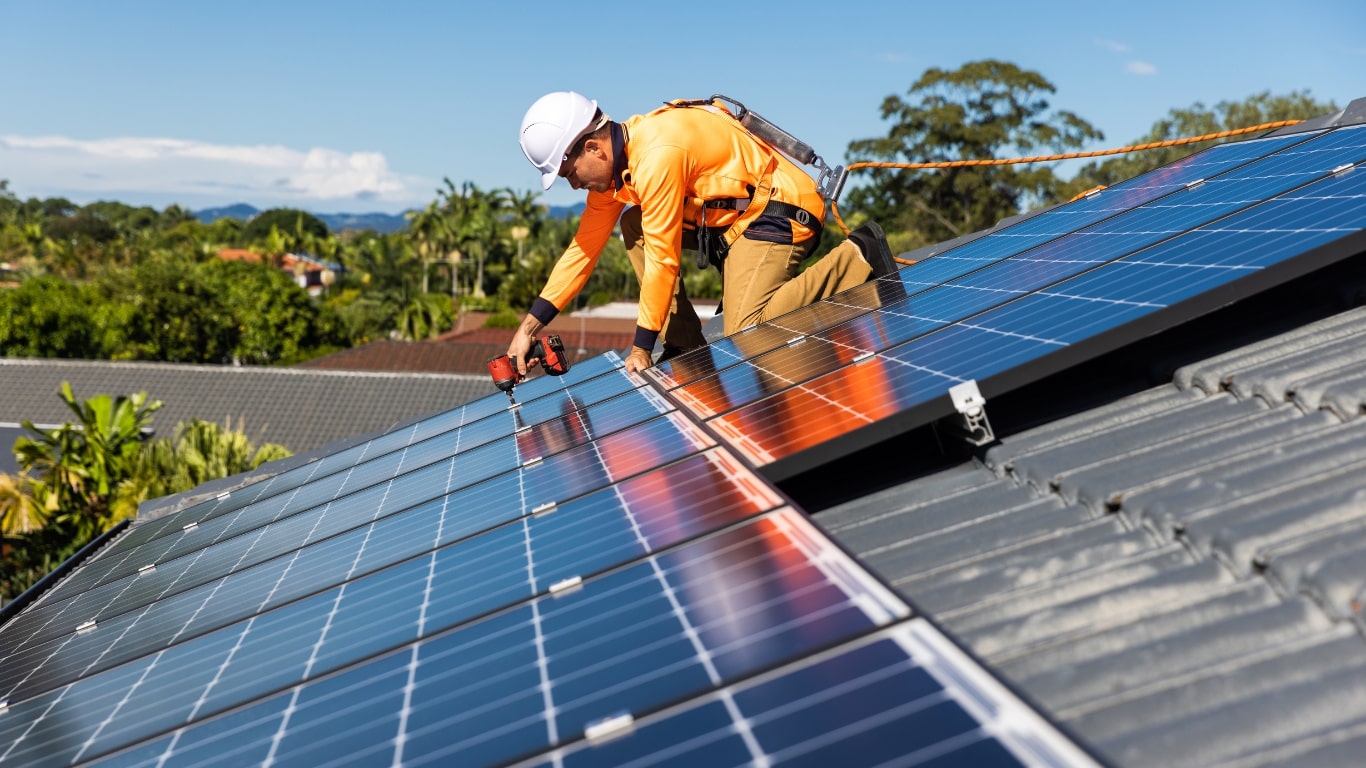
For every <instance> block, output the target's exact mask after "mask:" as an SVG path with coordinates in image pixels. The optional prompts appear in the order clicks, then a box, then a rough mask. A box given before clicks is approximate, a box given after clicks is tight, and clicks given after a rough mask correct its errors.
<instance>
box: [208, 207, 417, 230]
mask: <svg viewBox="0 0 1366 768" xmlns="http://www.w3.org/2000/svg"><path fill="white" fill-rule="evenodd" d="M260 212H261V209H259V208H257V207H255V206H252V205H247V204H246V203H237V204H236V205H228V206H223V207H222V208H205V209H204V210H202V211H195V214H194V215H195V218H197V219H199V220H200V221H202V222H204V223H205V224H212V223H213V222H215V221H218V220H219V219H240V220H241V221H247V220H248V219H250V218H251V217H253V216H255V215H256V214H258V213H260ZM310 213H312V211H310ZM313 215H314V216H317V217H318V218H319V219H321V220H322V222H323V223H324V224H326V225H327V231H329V232H342V231H345V230H348V229H373V230H375V231H376V232H380V233H384V234H387V233H389V232H397V231H399V230H401V229H403V228H404V227H406V226H408V220H407V219H405V218H403V214H401V213H400V214H389V213H314V214H313Z"/></svg>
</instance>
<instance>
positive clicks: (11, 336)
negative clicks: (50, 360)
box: [0, 276, 103, 359]
mask: <svg viewBox="0 0 1366 768" xmlns="http://www.w3.org/2000/svg"><path fill="white" fill-rule="evenodd" d="M93 296H94V293H93V291H90V290H88V289H86V288H84V287H82V286H77V285H73V284H71V283H69V282H67V281H66V280H63V279H61V278H60V277H52V276H48V277H39V278H34V279H32V280H26V281H24V283H23V284H22V285H20V286H19V287H18V288H15V289H13V290H8V291H3V292H0V355H4V356H6V357H58V358H67V359H89V358H98V357H101V356H102V353H103V345H102V343H101V341H100V334H99V330H98V328H97V323H96V321H95V319H94V318H93V317H92V312H91V305H92V301H91V299H92V298H93Z"/></svg>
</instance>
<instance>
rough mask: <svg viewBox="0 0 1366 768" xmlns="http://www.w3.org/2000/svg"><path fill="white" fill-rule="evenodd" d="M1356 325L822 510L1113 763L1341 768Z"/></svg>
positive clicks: (1357, 688) (1221, 364) (1359, 522)
mask: <svg viewBox="0 0 1366 768" xmlns="http://www.w3.org/2000/svg"><path fill="white" fill-rule="evenodd" d="M1363 338H1366V309H1357V310H1353V311H1350V312H1346V313H1343V314H1340V315H1337V316H1334V317H1331V318H1328V319H1326V320H1323V321H1320V322H1317V323H1313V324H1311V325H1308V326H1305V327H1303V328H1301V329H1299V330H1297V331H1294V332H1292V333H1289V334H1285V335H1283V336H1279V337H1276V338H1273V339H1269V340H1267V341H1265V342H1261V343H1258V344H1255V345H1252V346H1249V347H1245V348H1241V349H1239V350H1236V351H1233V352H1230V353H1227V354H1224V355H1220V356H1218V357H1214V358H1210V359H1208V360H1205V361H1203V362H1200V363H1197V364H1193V365H1190V366H1187V367H1185V368H1182V369H1180V370H1179V371H1177V373H1176V375H1175V377H1174V380H1173V382H1172V383H1171V384H1168V385H1166V386H1161V387H1157V388H1155V389H1151V390H1148V391H1145V392H1142V393H1139V394H1137V395H1133V396H1130V397H1127V398H1124V399H1121V400H1118V401H1116V402H1114V403H1112V404H1110V405H1107V406H1104V407H1101V408H1098V409H1095V410H1091V411H1087V412H1083V413H1080V414H1077V415H1075V416H1071V417H1068V418H1065V419H1062V420H1059V421H1056V422H1052V423H1050V424H1047V425H1044V426H1042V427H1039V428H1036V429H1033V430H1029V431H1026V432H1022V433H1020V434H1016V435H1011V436H1008V437H1005V438H1004V439H1002V441H1001V442H1000V443H998V444H997V445H995V446H993V447H992V448H991V449H989V450H988V451H987V452H986V453H985V455H984V459H983V461H982V462H980V463H979V462H972V463H969V464H964V465H961V466H959V467H956V468H954V469H950V470H947V471H945V472H942V473H939V474H937V475H934V476H931V477H927V478H922V479H919V480H915V481H912V482H909V483H905V484H903V485H900V486H897V487H893V488H889V489H886V490H884V491H881V492H879V493H876V494H873V495H870V496H867V497H864V498H861V499H858V500H856V501H853V502H850V503H848V504H845V505H842V506H839V507H834V508H831V509H829V510H827V511H825V512H823V513H820V514H818V515H816V520H817V522H819V523H820V524H822V525H823V526H824V527H825V528H826V529H827V530H829V531H830V532H831V533H832V534H833V535H834V536H835V537H836V538H837V539H838V540H840V541H841V542H842V543H844V545H845V546H847V547H849V548H850V549H851V550H852V551H853V552H854V553H855V554H856V555H858V556H859V557H860V559H862V560H863V562H864V563H865V564H867V565H868V566H869V567H870V568H872V569H873V570H874V571H876V572H877V573H879V574H880V575H882V576H883V577H884V578H885V579H886V580H887V581H888V582H889V583H891V584H893V585H894V586H895V587H896V588H897V589H898V590H900V591H901V593H902V594H903V595H905V596H906V597H907V598H908V599H909V600H910V601H911V602H913V603H914V604H915V605H917V606H918V607H919V608H920V609H921V610H923V611H924V612H925V613H927V614H928V615H929V616H931V617H932V618H934V619H935V620H937V621H938V622H939V624H940V625H941V626H943V627H944V628H945V629H947V630H948V631H949V632H951V633H952V634H954V635H956V636H957V637H958V638H959V639H960V640H962V641H963V642H964V643H965V645H966V646H967V647H969V648H970V649H972V650H973V652H975V653H976V654H977V655H978V656H979V657H980V658H981V659H983V660H984V661H985V662H986V663H987V664H988V665H989V666H990V667H991V668H993V669H995V670H996V671H997V672H998V673H1000V674H1001V675H1002V676H1003V677H1005V678H1006V679H1007V680H1009V681H1010V682H1012V683H1013V684H1014V685H1015V686H1016V688H1017V689H1018V690H1020V691H1021V692H1022V693H1024V694H1025V695H1027V696H1028V697H1030V698H1032V699H1033V700H1034V701H1035V702H1036V703H1038V704H1039V705H1040V706H1041V707H1042V708H1043V709H1044V710H1045V711H1047V712H1050V713H1051V714H1052V715H1053V716H1054V717H1055V719H1056V720H1057V721H1058V722H1060V723H1062V724H1064V725H1065V726H1068V727H1070V728H1071V729H1072V730H1073V731H1074V733H1075V734H1076V735H1078V736H1079V737H1080V738H1081V739H1083V740H1084V741H1086V742H1088V743H1089V744H1091V745H1092V746H1093V747H1094V748H1095V749H1096V750H1097V751H1098V752H1099V753H1100V754H1101V755H1103V756H1105V757H1107V758H1109V759H1110V760H1112V761H1113V762H1114V763H1116V764H1118V765H1132V766H1139V765H1144V766H1148V765H1164V766H1168V765H1193V766H1212V765H1251V764H1256V765H1262V764H1266V763H1283V764H1294V765H1350V764H1356V763H1359V762H1361V759H1362V757H1361V756H1362V755H1363V754H1366V641H1364V640H1363V636H1362V633H1363V630H1366V611H1364V610H1363V603H1366V419H1363V418H1361V412H1362V408H1363V404H1366V345H1363V344H1362V342H1361V339H1363ZM990 407H991V404H990V403H988V404H987V409H988V413H989V412H990Z"/></svg>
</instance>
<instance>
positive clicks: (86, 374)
mask: <svg viewBox="0 0 1366 768" xmlns="http://www.w3.org/2000/svg"><path fill="white" fill-rule="evenodd" d="M63 381H69V382H71V387H72V390H73V392H74V393H75V395H76V397H77V399H78V400H79V399H85V398H88V397H93V396H94V395H98V394H112V395H126V394H132V393H135V392H147V393H148V395H149V396H150V397H151V398H153V399H157V400H161V401H162V402H163V403H164V407H163V408H162V409H161V410H159V411H157V412H156V413H155V414H154V416H153V421H152V426H153V428H155V429H156V430H158V433H159V434H162V435H165V436H170V433H171V431H172V430H173V429H174V428H175V425H176V424H178V423H180V422H183V421H188V420H189V419H191V418H199V419H203V420H205V421H212V422H216V423H219V424H222V423H223V422H224V420H225V419H228V418H231V419H232V422H233V425H234V426H237V425H238V423H239V421H240V422H243V423H244V425H245V426H244V428H245V431H246V433H247V435H248V436H249V437H251V438H252V439H253V440H254V441H256V442H258V443H259V442H261V441H269V442H275V443H280V444H281V445H284V446H285V447H287V448H289V449H291V450H293V451H295V452H296V453H302V452H306V451H312V450H314V449H316V448H319V447H322V446H323V445H326V444H328V443H330V442H332V441H334V440H339V439H343V438H348V437H352V436H355V435H357V434H360V433H366V432H374V431H376V430H381V429H386V428H388V427H389V426H391V425H393V424H394V423H395V422H398V421H402V420H405V419H410V418H413V417H417V416H424V415H428V414H432V413H437V412H439V411H443V410H446V409H447V408H451V407H454V406H456V405H460V404H461V403H464V402H467V401H469V400H472V399H474V398H477V397H483V396H484V395H488V394H494V393H496V392H497V390H495V389H494V388H493V385H492V383H490V382H489V381H488V377H487V376H475V375H464V374H433V373H372V372H353V371H352V372H346V371H320V370H300V369H291V368H260V367H240V368H233V367H218V366H203V365H177V364H171V363H116V362H101V361H76V360H34V359H18V358H0V423H4V422H19V421H21V420H23V419H28V420H30V421H33V422H35V423H39V424H42V423H52V424H61V423H64V422H66V421H70V420H71V413H70V411H68V410H67V408H66V406H65V405H64V404H63V403H62V401H61V400H60V399H59V398H58V397H57V390H58V388H59V387H60V386H61V383H62V382H63ZM6 449H8V446H6Z"/></svg>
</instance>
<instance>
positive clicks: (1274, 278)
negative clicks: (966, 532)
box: [651, 126, 1366, 479]
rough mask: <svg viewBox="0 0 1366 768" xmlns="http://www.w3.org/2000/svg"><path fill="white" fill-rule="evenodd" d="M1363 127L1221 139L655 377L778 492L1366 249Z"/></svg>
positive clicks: (675, 363)
mask: <svg viewBox="0 0 1366 768" xmlns="http://www.w3.org/2000/svg"><path fill="white" fill-rule="evenodd" d="M1363 161H1366V127H1361V126H1354V127H1343V128H1338V129H1336V130H1331V131H1318V132H1306V133H1300V134H1290V135H1286V136H1278V137H1274V138H1268V139H1262V140H1258V141H1251V142H1243V143H1240V144H1228V145H1222V146H1219V147H1215V148H1214V149H1211V150H1209V151H1207V152H1205V153H1202V154H1200V155H1196V156H1193V157H1192V158H1190V159H1188V160H1186V161H1182V162H1178V163H1175V164H1173V165H1170V166H1166V167H1164V168H1162V169H1159V170H1157V171H1154V172H1152V173H1150V174H1147V175H1145V176H1142V177H1139V178H1137V179H1134V180H1132V181H1131V182H1129V183H1126V184H1124V185H1118V186H1116V187H1115V188H1114V189H1112V190H1107V191H1104V192H1101V193H1100V194H1098V195H1094V196H1092V197H1091V198H1087V199H1083V200H1080V201H1077V202H1075V203H1072V204H1070V205H1065V206H1061V207H1059V208H1057V209H1054V210H1052V211H1049V212H1046V213H1044V214H1041V215H1039V216H1036V217H1033V218H1029V219H1025V220H1024V221H1022V222H1020V223H1017V224H1015V225H1014V226H1011V227H1006V228H1003V229H1001V230H1000V231H999V232H993V233H991V234H989V235H987V236H985V237H982V238H979V239H977V240H974V241H971V242H969V243H967V244H965V245H962V246H960V247H959V248H956V249H953V250H949V251H946V252H944V253H942V254H939V255H936V256H934V257H933V258H930V259H928V260H926V261H923V262H921V263H919V264H916V265H913V266H910V267H906V268H903V269H902V270H901V273H900V280H897V279H895V278H891V279H889V280H888V281H887V284H885V285H875V286H861V287H860V289H858V290H855V291H851V292H849V293H848V294H845V295H844V296H840V297H836V298H835V299H834V300H833V301H832V302H831V303H832V304H833V305H834V306H833V307H824V306H821V307H810V308H806V309H803V310H799V311H798V312H794V313H792V314H791V315H788V316H786V317H783V318H779V319H778V320H777V321H775V322H774V323H771V324H769V325H767V326H764V327H762V328H760V329H755V330H753V331H750V332H747V333H743V334H738V335H737V336H735V337H732V338H731V339H727V340H724V341H723V342H720V343H718V344H714V345H712V346H711V347H708V348H706V349H703V350H698V351H696V352H692V353H689V354H687V355H683V356H680V357H678V358H675V359H673V360H671V361H669V362H668V363H666V364H664V365H662V366H660V368H659V369H658V371H657V372H653V373H652V374H651V377H652V378H653V379H654V380H655V381H656V382H657V383H658V384H659V385H661V386H662V387H664V388H666V389H671V390H672V395H673V397H674V399H675V400H676V401H677V402H679V403H680V404H682V405H683V406H684V407H685V408H686V409H687V410H688V411H689V412H690V413H692V414H694V415H695V416H697V417H698V418H700V419H703V420H705V421H706V423H708V424H709V426H710V427H711V428H712V429H713V430H714V431H715V432H716V433H717V434H719V435H720V436H722V437H723V438H724V439H725V440H726V441H727V443H728V444H730V445H732V446H733V447H735V448H736V449H738V450H739V451H740V452H741V453H742V454H744V455H745V456H746V457H747V458H748V459H749V460H750V461H751V462H752V463H754V464H755V465H757V466H760V467H762V468H763V471H764V473H765V475H767V476H768V477H770V478H772V479H782V478H785V477H789V476H791V475H793V474H795V473H796V472H799V471H802V470H804V469H808V468H810V467H813V466H817V465H819V464H820V463H823V462H824V461H827V460H829V459H830V458H832V457H833V456H837V455H839V454H841V453H843V452H847V451H851V450H855V449H857V448H860V447H863V446H866V445H869V444H871V443H873V442H876V441H877V440H880V439H883V438H885V437H887V436H888V435H889V434H891V433H893V432H894V431H897V430H904V429H909V428H912V427H915V426H920V425H923V424H926V423H929V422H930V421H933V420H936V419H939V418H942V417H945V416H948V415H951V414H952V413H953V412H954V407H953V404H952V402H951V400H950V397H949V396H948V394H947V393H948V390H949V388H950V387H953V386H955V385H958V384H961V383H964V382H968V381H975V382H977V383H978V385H979V387H980V391H981V393H982V395H984V396H986V397H988V398H989V397H991V396H994V395H997V394H1000V393H1002V392H1005V391H1008V390H1010V389H1012V388H1014V387H1016V386H1019V385H1021V384H1023V383H1027V382H1029V381H1033V380H1036V379H1038V378H1040V377H1042V376H1044V375H1047V374H1048V373H1051V372H1054V371H1056V370H1060V369H1061V368H1062V367H1065V366H1066V365H1069V364H1071V363H1072V362H1076V361H1077V360H1080V359H1085V358H1087V357H1090V356H1093V355H1095V354H1098V353H1100V352H1103V351H1108V350H1109V349H1113V348H1115V347H1116V346H1118V345H1119V344H1121V343H1125V342H1127V341H1131V340H1133V339H1136V338H1140V337H1141V336H1144V335H1148V334H1150V333H1153V332H1155V331H1156V330H1160V329H1161V328H1164V327H1168V326H1170V325H1171V324H1173V323H1175V322H1180V321H1182V320H1185V319H1189V318H1190V317H1194V316H1196V315H1199V314H1202V313H1204V312H1208V311H1211V310H1213V309H1215V308H1218V307H1219V306H1222V305H1223V304H1224V303H1226V302H1227V301H1228V300H1230V299H1232V298H1238V297H1240V296H1244V295H1247V294H1249V293H1251V292H1254V291H1257V290H1262V289H1264V288H1266V287H1269V286H1271V285H1274V284H1276V283H1278V282H1281V281H1283V280H1285V279H1288V278H1290V277H1294V276H1297V275H1300V274H1304V273H1306V272H1309V271H1311V270H1313V269H1317V268H1319V267H1321V266H1323V265H1324V264H1326V263H1331V262H1332V261H1335V260H1338V259H1341V258H1345V257H1347V256H1350V255H1353V254H1355V253H1357V252H1359V251H1360V250H1361V247H1362V240H1363V230H1366V197H1363V191H1364V190H1366V178H1364V177H1363V174H1362V173H1361V172H1360V171H1356V172H1352V169H1353V168H1354V167H1355V165H1356V164H1358V163H1361V162H1363Z"/></svg>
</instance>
